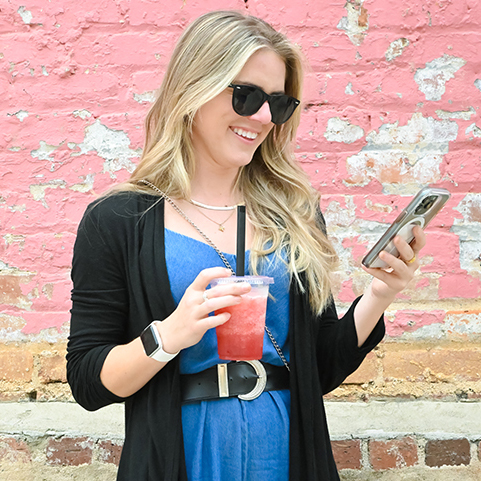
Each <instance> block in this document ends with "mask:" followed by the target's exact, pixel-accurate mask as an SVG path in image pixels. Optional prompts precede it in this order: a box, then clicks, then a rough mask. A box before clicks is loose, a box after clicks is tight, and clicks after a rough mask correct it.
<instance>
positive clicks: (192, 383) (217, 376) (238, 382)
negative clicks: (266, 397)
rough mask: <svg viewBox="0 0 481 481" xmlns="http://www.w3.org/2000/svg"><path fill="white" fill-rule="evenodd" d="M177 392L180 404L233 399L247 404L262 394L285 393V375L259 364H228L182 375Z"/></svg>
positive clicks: (283, 370) (283, 371) (276, 368)
mask: <svg viewBox="0 0 481 481" xmlns="http://www.w3.org/2000/svg"><path fill="white" fill-rule="evenodd" d="M180 388H181V393H182V403H183V404H185V403H189V402H195V401H204V400H208V399H221V398H226V397H234V396H237V397H239V398H240V399H243V400H245V401H250V400H252V399H255V398H256V397H258V396H260V395H261V394H262V393H263V392H264V391H278V390H281V389H289V371H288V370H287V368H286V367H285V366H274V365H272V364H267V363H264V362H262V361H236V362H229V363H223V364H217V365H216V366H213V367H210V368H209V369H206V370H205V371H201V372H199V373H195V374H182V375H181V376H180Z"/></svg>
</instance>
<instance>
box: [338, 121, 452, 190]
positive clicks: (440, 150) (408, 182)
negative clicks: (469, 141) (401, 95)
mask: <svg viewBox="0 0 481 481" xmlns="http://www.w3.org/2000/svg"><path fill="white" fill-rule="evenodd" d="M457 134H458V125H457V123H456V122H450V121H448V120H436V119H434V118H432V117H427V118H425V117H423V116H422V114H421V113H416V114H414V115H413V116H412V117H411V119H410V120H409V121H408V123H407V125H405V126H400V125H399V123H398V122H396V123H394V124H384V125H382V126H381V128H380V129H379V131H378V132H376V131H374V132H371V133H369V134H368V135H367V136H366V141H367V145H366V146H365V147H363V149H362V150H361V152H360V153H359V154H357V155H353V156H351V157H349V158H348V159H347V170H348V172H349V177H348V179H346V184H355V185H367V184H368V183H369V182H370V181H371V180H373V179H376V180H378V181H379V182H380V183H381V184H383V187H384V188H385V190H386V192H388V191H390V190H391V189H392V188H393V184H398V186H399V187H403V188H405V189H406V187H411V188H408V189H406V190H405V192H404V193H410V192H411V191H412V190H417V188H418V186H419V185H420V184H428V183H433V182H437V181H438V180H439V179H440V177H441V174H440V170H439V166H440V164H441V162H442V160H443V156H444V155H445V154H446V153H447V152H448V150H449V142H450V141H453V140H455V139H456V137H457ZM398 193H400V192H398Z"/></svg>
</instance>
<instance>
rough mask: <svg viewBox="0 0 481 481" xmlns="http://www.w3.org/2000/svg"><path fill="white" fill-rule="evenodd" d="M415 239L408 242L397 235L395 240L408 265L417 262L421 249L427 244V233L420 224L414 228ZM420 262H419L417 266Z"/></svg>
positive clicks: (402, 257) (401, 255) (401, 256)
mask: <svg viewBox="0 0 481 481" xmlns="http://www.w3.org/2000/svg"><path fill="white" fill-rule="evenodd" d="M413 234H414V240H413V241H412V242H411V243H410V244H408V243H407V242H406V241H405V240H404V239H403V238H402V237H400V236H396V237H395V238H394V240H393V242H394V245H395V246H396V248H397V250H398V252H399V255H400V258H401V259H402V260H403V261H404V262H405V263H406V264H407V265H408V266H410V265H412V264H416V263H417V262H416V261H417V257H418V253H419V251H420V250H421V249H422V248H423V247H424V246H425V245H426V235H425V234H424V231H423V230H422V229H421V227H419V226H415V227H414V228H413ZM418 265H419V263H417V265H416V268H417V267H418Z"/></svg>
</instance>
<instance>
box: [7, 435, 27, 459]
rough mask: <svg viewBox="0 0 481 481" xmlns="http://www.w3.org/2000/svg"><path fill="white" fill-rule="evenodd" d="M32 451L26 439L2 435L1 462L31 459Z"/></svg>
mask: <svg viewBox="0 0 481 481" xmlns="http://www.w3.org/2000/svg"><path fill="white" fill-rule="evenodd" d="M31 459H32V457H31V453H30V448H29V446H28V444H27V443H26V442H25V441H22V440H20V439H17V438H15V437H11V436H0V462H2V461H7V462H10V463H12V462H22V463H26V462H29V461H31Z"/></svg>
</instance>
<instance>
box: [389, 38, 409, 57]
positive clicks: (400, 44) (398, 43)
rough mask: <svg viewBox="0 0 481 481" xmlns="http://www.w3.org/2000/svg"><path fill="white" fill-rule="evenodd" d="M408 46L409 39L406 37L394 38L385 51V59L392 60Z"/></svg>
mask: <svg viewBox="0 0 481 481" xmlns="http://www.w3.org/2000/svg"><path fill="white" fill-rule="evenodd" d="M408 46H409V40H408V39H407V38H398V39H397V40H394V42H391V44H390V45H389V48H388V49H387V51H386V55H385V56H386V60H387V61H388V62H392V61H393V60H394V59H395V58H396V57H399V56H400V55H402V53H403V52H404V49H405V48H406V47H408Z"/></svg>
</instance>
